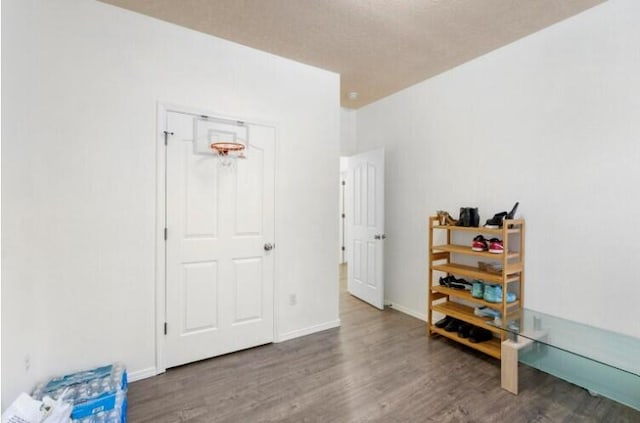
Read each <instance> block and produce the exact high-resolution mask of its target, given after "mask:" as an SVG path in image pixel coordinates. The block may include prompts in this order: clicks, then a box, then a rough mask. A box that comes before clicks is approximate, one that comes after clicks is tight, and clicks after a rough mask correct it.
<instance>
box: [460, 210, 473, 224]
mask: <svg viewBox="0 0 640 423" xmlns="http://www.w3.org/2000/svg"><path fill="white" fill-rule="evenodd" d="M470 223H471V216H470V215H469V208H468V207H460V217H459V218H458V223H457V226H469V224H470Z"/></svg>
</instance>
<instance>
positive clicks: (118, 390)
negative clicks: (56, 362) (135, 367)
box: [32, 363, 127, 423]
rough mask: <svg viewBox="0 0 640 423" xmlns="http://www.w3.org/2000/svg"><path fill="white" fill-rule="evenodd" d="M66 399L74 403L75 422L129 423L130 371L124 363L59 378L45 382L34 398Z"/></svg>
mask: <svg viewBox="0 0 640 423" xmlns="http://www.w3.org/2000/svg"><path fill="white" fill-rule="evenodd" d="M45 396H49V397H51V398H53V399H56V400H57V399H59V398H60V397H62V398H63V400H64V401H66V402H70V403H71V404H73V411H72V412H71V419H72V420H73V422H74V423H126V421H127V370H126V368H125V366H124V365H123V364H122V363H114V364H110V365H108V366H102V367H97V368H95V369H91V370H85V371H81V372H77V373H72V374H69V375H65V376H61V377H56V378H53V379H51V380H49V381H48V382H45V383H41V384H39V385H38V386H36V388H35V389H34V391H33V394H32V397H33V398H34V399H38V400H41V399H42V398H43V397H45Z"/></svg>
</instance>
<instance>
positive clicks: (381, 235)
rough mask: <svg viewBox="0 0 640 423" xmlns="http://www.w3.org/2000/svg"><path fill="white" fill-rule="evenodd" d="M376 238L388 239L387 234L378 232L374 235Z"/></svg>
mask: <svg viewBox="0 0 640 423" xmlns="http://www.w3.org/2000/svg"><path fill="white" fill-rule="evenodd" d="M373 238H374V239H387V236H386V235H385V234H376V235H374V236H373Z"/></svg>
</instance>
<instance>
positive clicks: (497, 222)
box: [484, 202, 520, 229]
mask: <svg viewBox="0 0 640 423" xmlns="http://www.w3.org/2000/svg"><path fill="white" fill-rule="evenodd" d="M519 204H520V203H518V202H516V204H515V205H514V206H513V208H512V209H511V211H510V212H508V213H507V212H506V211H503V212H500V213H496V214H494V215H493V217H492V218H491V219H489V220H487V223H485V224H484V227H485V228H491V229H498V228H502V222H503V221H504V220H505V219H506V220H511V219H513V218H514V217H515V215H516V210H518V205H519Z"/></svg>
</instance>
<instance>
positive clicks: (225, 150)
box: [211, 142, 245, 159]
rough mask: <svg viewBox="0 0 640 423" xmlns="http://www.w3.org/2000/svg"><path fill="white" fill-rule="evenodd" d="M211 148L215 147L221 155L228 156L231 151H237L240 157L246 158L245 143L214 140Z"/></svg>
mask: <svg viewBox="0 0 640 423" xmlns="http://www.w3.org/2000/svg"><path fill="white" fill-rule="evenodd" d="M211 148H212V149H214V150H215V151H216V152H217V153H218V155H219V156H228V155H229V153H236V154H237V157H238V158H241V159H244V158H245V157H244V153H243V151H244V144H240V143H239V142H214V143H211Z"/></svg>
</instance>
